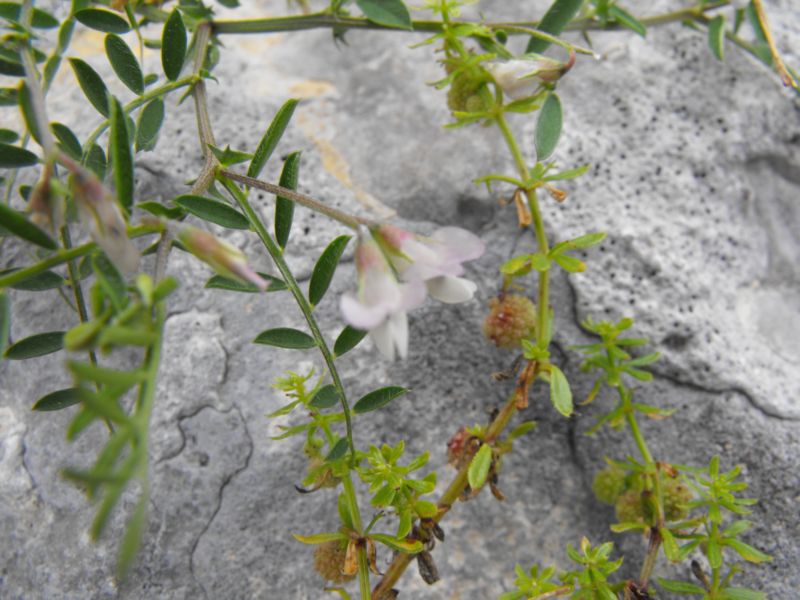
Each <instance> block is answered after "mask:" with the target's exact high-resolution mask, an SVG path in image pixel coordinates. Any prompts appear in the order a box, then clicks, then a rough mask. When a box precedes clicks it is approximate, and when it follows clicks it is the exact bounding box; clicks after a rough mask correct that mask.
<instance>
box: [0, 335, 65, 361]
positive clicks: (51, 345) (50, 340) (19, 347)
mask: <svg viewBox="0 0 800 600" xmlns="http://www.w3.org/2000/svg"><path fill="white" fill-rule="evenodd" d="M63 347H64V332H63V331H48V332H46V333H37V334H36V335H32V336H30V337H26V338H25V339H22V340H19V341H18V342H16V343H14V344H12V345H11V346H9V347H8V350H6V351H5V353H4V354H3V356H5V357H6V358H7V359H9V360H25V359H28V358H35V357H37V356H44V355H46V354H51V353H53V352H58V351H59V350H61V349H62V348H63Z"/></svg>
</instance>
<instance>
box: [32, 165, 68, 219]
mask: <svg viewBox="0 0 800 600" xmlns="http://www.w3.org/2000/svg"><path fill="white" fill-rule="evenodd" d="M28 212H29V213H31V221H33V222H34V223H36V224H37V225H38V226H39V227H41V228H43V229H49V230H50V231H58V230H59V229H61V226H62V225H63V224H64V201H63V199H62V198H61V196H59V195H57V194H56V193H55V190H53V165H52V164H51V163H46V164H45V165H44V168H43V169H42V176H41V177H40V178H39V181H38V182H36V185H35V186H33V189H32V190H31V195H30V196H29V197H28Z"/></svg>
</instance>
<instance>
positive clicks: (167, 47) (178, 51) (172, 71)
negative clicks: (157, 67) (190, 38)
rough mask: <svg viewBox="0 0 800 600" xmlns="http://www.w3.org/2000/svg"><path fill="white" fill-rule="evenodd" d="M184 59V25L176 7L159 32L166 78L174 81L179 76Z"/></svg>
mask: <svg viewBox="0 0 800 600" xmlns="http://www.w3.org/2000/svg"><path fill="white" fill-rule="evenodd" d="M185 59H186V27H185V26H184V24H183V19H182V18H181V13H180V12H179V11H178V9H177V8H176V9H174V10H173V11H172V14H171V15H170V16H169V19H167V22H166V24H165V25H164V31H163V33H162V34H161V66H162V67H163V69H164V75H166V76H167V79H169V80H170V81H175V80H176V79H177V78H178V77H180V75H181V69H182V68H183V61H184V60H185Z"/></svg>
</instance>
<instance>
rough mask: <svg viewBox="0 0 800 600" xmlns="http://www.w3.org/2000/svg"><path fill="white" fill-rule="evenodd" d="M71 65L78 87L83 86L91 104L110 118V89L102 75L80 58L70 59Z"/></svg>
mask: <svg viewBox="0 0 800 600" xmlns="http://www.w3.org/2000/svg"><path fill="white" fill-rule="evenodd" d="M69 64H70V66H71V67H72V70H73V72H74V73H75V77H76V78H77V79H78V85H80V86H81V89H82V90H83V93H84V94H85V95H86V97H87V98H88V99H89V102H91V103H92V106H94V107H95V108H96V109H97V112H99V113H100V114H101V115H103V116H104V117H106V118H108V116H109V110H108V89H107V88H106V84H105V83H103V80H102V78H101V77H100V75H98V74H97V71H95V70H94V69H93V68H92V67H90V66H89V64H88V63H86V62H84V61H82V60H81V59H80V58H70V59H69Z"/></svg>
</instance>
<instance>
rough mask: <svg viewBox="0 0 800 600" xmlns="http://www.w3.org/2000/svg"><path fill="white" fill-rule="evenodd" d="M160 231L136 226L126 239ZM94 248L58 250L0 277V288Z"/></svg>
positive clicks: (157, 227)
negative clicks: (33, 263) (34, 262)
mask: <svg viewBox="0 0 800 600" xmlns="http://www.w3.org/2000/svg"><path fill="white" fill-rule="evenodd" d="M161 229H162V226H161V225H160V224H148V225H137V226H136V227H129V228H128V237H130V238H137V237H142V236H144V235H148V234H150V233H160V232H161ZM95 248H97V244H96V243H95V242H87V243H85V244H82V245H80V246H76V247H75V248H70V249H69V250H58V251H57V252H54V253H53V254H51V255H50V256H48V257H47V258H45V259H43V260H40V261H39V262H38V263H36V264H35V265H31V266H30V267H26V268H24V269H20V270H18V271H14V272H13V273H8V274H7V275H3V276H0V288H6V287H11V286H13V285H15V284H17V283H19V282H20V281H23V280H25V279H27V278H28V277H33V276H34V275H38V274H39V273H42V272H44V271H46V270H47V269H51V268H53V267H57V266H58V265H63V264H64V263H66V262H69V261H70V260H75V259H76V258H79V257H81V256H84V255H86V254H89V253H90V252H92V251H93V250H94V249H95Z"/></svg>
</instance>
